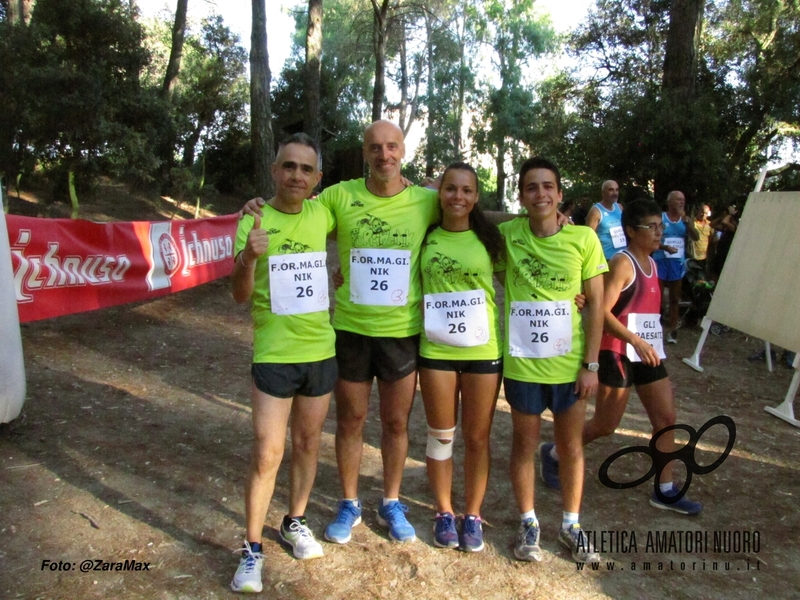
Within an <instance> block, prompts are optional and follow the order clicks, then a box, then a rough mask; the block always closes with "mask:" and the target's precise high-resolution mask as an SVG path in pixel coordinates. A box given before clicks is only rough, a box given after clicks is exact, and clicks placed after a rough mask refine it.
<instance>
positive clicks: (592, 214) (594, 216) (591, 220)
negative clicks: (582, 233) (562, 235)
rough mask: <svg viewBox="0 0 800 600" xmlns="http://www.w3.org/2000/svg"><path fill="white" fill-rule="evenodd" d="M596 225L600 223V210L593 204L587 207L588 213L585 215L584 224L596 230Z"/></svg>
mask: <svg viewBox="0 0 800 600" xmlns="http://www.w3.org/2000/svg"><path fill="white" fill-rule="evenodd" d="M598 225H600V211H599V210H598V209H597V207H596V206H593V207H592V208H590V209H589V214H587V215H586V226H587V227H591V228H592V229H594V230H595V231H597V226H598Z"/></svg>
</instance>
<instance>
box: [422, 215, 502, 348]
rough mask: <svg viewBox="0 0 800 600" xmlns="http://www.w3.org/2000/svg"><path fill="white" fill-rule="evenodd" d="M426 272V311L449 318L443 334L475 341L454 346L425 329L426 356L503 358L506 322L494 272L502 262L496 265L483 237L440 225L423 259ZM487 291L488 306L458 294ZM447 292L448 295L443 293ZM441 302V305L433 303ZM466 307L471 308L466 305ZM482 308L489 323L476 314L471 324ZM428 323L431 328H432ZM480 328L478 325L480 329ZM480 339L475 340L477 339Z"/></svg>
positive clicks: (427, 241) (428, 240)
mask: <svg viewBox="0 0 800 600" xmlns="http://www.w3.org/2000/svg"><path fill="white" fill-rule="evenodd" d="M420 268H421V274H422V291H423V295H424V299H423V312H424V314H425V318H426V319H429V320H430V316H431V315H432V314H438V315H440V316H444V319H440V320H437V322H441V325H442V327H440V328H439V329H438V330H437V331H439V332H440V333H439V337H440V339H441V338H445V339H447V338H448V337H449V338H454V339H456V340H463V339H465V338H466V339H467V340H469V341H470V342H471V343H474V344H475V345H470V346H464V345H457V346H456V345H450V344H446V343H439V342H436V341H431V340H430V339H429V338H428V334H427V333H426V332H425V331H423V335H422V336H421V337H420V347H419V353H420V356H424V357H425V358H433V359H440V360H497V359H498V358H500V356H502V354H503V351H502V343H501V339H500V325H499V319H498V317H499V314H498V310H497V305H496V304H495V289H494V286H493V285H492V272H493V271H499V270H501V269H502V266H498V267H495V266H493V265H492V260H491V258H490V257H489V253H488V252H487V251H486V247H485V246H484V245H483V243H482V242H481V241H480V240H479V239H478V236H477V235H476V234H475V232H474V231H472V230H469V231H458V232H453V231H445V230H444V229H442V228H441V227H437V228H436V229H434V230H433V231H431V232H430V233H429V234H428V237H427V238H426V239H425V242H424V243H423V245H422V257H421V262H420ZM472 290H482V291H483V301H484V303H482V304H477V306H476V303H475V301H474V298H475V297H474V295H473V296H472V297H469V298H468V297H466V296H465V295H460V294H458V292H470V291H472ZM441 294H445V295H441ZM433 302H436V305H435V306H434V305H432V303H433ZM465 305H466V306H465ZM471 308H472V309H473V310H478V311H481V312H482V313H483V315H485V316H484V317H483V318H484V319H485V321H486V323H485V326H481V327H479V325H483V323H479V322H478V321H479V319H477V318H473V319H472V320H471V321H472V322H470V319H469V318H465V317H464V315H465V314H466V315H467V317H469V315H470V313H469V312H468V311H469V310H470V309H471ZM431 325H432V324H431V323H430V322H428V321H426V326H425V329H426V330H427V329H429V328H430V327H431ZM478 327H479V329H478V331H477V332H476V328H478ZM473 340H474V341H473Z"/></svg>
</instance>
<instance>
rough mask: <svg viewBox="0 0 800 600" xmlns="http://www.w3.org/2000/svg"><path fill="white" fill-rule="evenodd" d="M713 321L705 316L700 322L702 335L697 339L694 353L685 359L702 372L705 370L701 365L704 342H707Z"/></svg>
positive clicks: (684, 360) (688, 363)
mask: <svg viewBox="0 0 800 600" xmlns="http://www.w3.org/2000/svg"><path fill="white" fill-rule="evenodd" d="M713 322H714V321H712V320H711V319H709V318H708V317H703V321H702V322H701V323H700V327H702V328H703V333H702V334H701V335H700V339H699V340H698V341H697V346H696V347H695V349H694V354H692V355H691V356H690V357H689V358H684V359H683V362H685V363H686V364H687V365H689V366H690V367H692V368H693V369H694V370H695V371H700V372H701V373H702V372H703V367H701V366H700V353H701V352H702V351H703V344H705V343H706V338H707V337H708V330H709V329H710V328H711V324H712V323H713Z"/></svg>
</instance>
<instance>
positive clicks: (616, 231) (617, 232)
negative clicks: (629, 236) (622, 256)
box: [608, 225, 628, 248]
mask: <svg viewBox="0 0 800 600" xmlns="http://www.w3.org/2000/svg"><path fill="white" fill-rule="evenodd" d="M608 233H609V234H610V235H611V243H612V244H613V245H614V248H625V247H626V246H627V245H628V240H626V239H625V232H624V231H623V230H622V225H618V226H617V227H609V228H608Z"/></svg>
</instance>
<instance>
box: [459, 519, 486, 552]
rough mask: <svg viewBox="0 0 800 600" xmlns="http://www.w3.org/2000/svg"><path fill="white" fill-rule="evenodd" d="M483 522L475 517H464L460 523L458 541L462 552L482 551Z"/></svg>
mask: <svg viewBox="0 0 800 600" xmlns="http://www.w3.org/2000/svg"><path fill="white" fill-rule="evenodd" d="M482 523H483V521H481V518H480V517H478V516H476V515H464V520H463V521H462V522H461V538H460V540H459V542H460V544H459V545H460V546H461V549H462V550H463V551H464V552H480V551H481V550H483V525H482Z"/></svg>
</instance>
